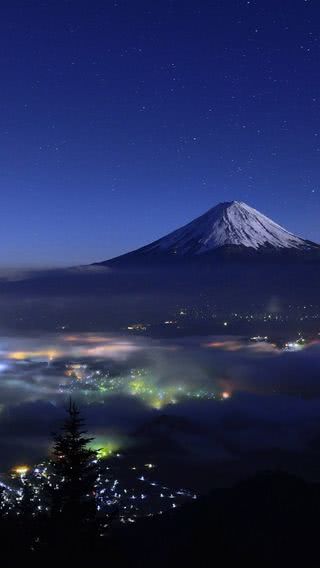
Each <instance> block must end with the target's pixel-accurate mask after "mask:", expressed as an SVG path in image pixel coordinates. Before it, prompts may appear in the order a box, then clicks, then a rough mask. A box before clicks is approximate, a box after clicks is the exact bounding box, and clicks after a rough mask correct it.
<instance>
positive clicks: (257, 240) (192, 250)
mask: <svg viewBox="0 0 320 569" xmlns="http://www.w3.org/2000/svg"><path fill="white" fill-rule="evenodd" d="M217 253H218V254H219V256H221V254H227V255H228V256H230V255H232V256H239V254H241V255H243V254H245V255H249V256H256V255H257V254H259V256H260V255H261V254H262V253H263V254H264V255H266V254H267V255H268V256H270V255H271V256H272V255H274V254H276V255H279V254H281V255H282V256H283V254H290V255H291V256H292V255H297V254H298V255H299V256H301V254H302V255H305V254H307V256H310V254H311V255H312V254H314V253H315V254H320V245H317V244H316V243H312V242H311V241H307V240H305V239H302V238H301V237H297V236H296V235H294V234H293V233H290V232H289V231H287V230H286V229H284V228H283V227H281V226H280V225H278V224H277V223H275V222H274V221H272V220H271V219H269V218H268V217H266V216H265V215H263V214H262V213H260V212H259V211H257V210H256V209H253V208H252V207H250V206H248V205H247V204H245V203H243V202H238V201H232V202H224V203H220V204H218V205H216V206H215V207H213V208H211V209H209V211H207V212H206V213H204V214H203V215H201V216H200V217H197V218H196V219H194V220H193V221H191V222H190V223H188V224H187V225H184V226H183V227H181V228H180V229H177V230H175V231H173V232H172V233H169V234H168V235H166V236H165V237H162V238H161V239H158V240H157V241H153V242H152V243H150V244H149V245H146V246H145V247H141V248H140V249H137V250H135V251H132V252H130V253H126V254H125V255H121V256H120V257H116V258H114V259H111V260H110V261H104V262H102V263H98V264H102V265H105V264H107V265H108V264H122V263H127V262H129V263H130V264H132V263H135V262H143V261H147V262H149V261H150V260H162V261H165V260H169V259H170V260H178V259H180V260H181V259H188V258H189V259H190V258H199V257H206V258H208V257H211V256H212V255H214V256H217Z"/></svg>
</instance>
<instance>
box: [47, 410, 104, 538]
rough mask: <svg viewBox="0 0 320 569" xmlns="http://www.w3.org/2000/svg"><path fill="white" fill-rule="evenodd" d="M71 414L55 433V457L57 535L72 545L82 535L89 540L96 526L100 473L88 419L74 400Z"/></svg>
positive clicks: (54, 508)
mask: <svg viewBox="0 0 320 569" xmlns="http://www.w3.org/2000/svg"><path fill="white" fill-rule="evenodd" d="M67 411H68V417H67V419H66V421H65V423H64V425H63V427H62V432H61V433H60V434H56V435H54V447H53V452H52V460H51V472H52V510H51V517H52V520H53V526H54V528H53V529H54V534H56V535H59V536H60V538H61V537H63V540H64V541H67V542H68V543H69V544H70V545H72V542H74V540H75V539H76V540H77V541H78V543H79V537H80V536H81V534H82V535H84V536H85V538H86V539H88V538H89V536H90V535H92V534H93V532H94V529H95V518H96V502H95V485H96V481H97V476H98V466H97V453H98V451H96V450H93V449H91V448H90V447H89V446H88V445H89V444H90V443H91V442H92V440H93V438H92V437H88V436H86V434H87V431H86V430H84V429H83V426H84V420H83V419H82V418H81V417H80V412H79V409H78V408H77V406H76V404H75V403H74V402H72V401H71V399H70V403H69V407H68V410H67Z"/></svg>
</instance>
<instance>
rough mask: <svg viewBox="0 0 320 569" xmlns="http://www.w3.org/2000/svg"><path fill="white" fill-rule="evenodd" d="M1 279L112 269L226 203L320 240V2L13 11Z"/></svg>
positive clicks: (69, 1) (123, 4)
mask: <svg viewBox="0 0 320 569" xmlns="http://www.w3.org/2000/svg"><path fill="white" fill-rule="evenodd" d="M0 8H1V12H0V62H1V90H0V111H1V122H0V149H1V150H0V158H1V169H0V184H1V224H0V238H1V243H2V246H1V252H0V264H1V265H2V266H5V267H8V266H12V267H17V266H50V265H68V264H76V263H86V262H93V261H98V260H103V259H107V258H109V257H112V256H115V255H117V254H120V253H122V252H125V251H127V250H130V249H133V248H136V247H138V246H141V245H144V244H146V243H148V242H149V241H152V240H153V239H156V238H158V237H160V236H162V235H164V234H165V233H168V232H169V231H171V230H173V229H175V228H177V227H179V226H180V225H182V224H184V223H186V222H187V221H190V220H191V219H192V218H194V217H196V216H197V215H199V214H201V213H203V212H204V211H205V210H207V209H209V208H210V207H212V206H214V205H215V204H216V203H217V202H221V201H230V200H233V199H236V200H242V201H245V202H247V203H249V204H250V205H252V206H253V207H256V208H257V209H259V210H261V211H262V212H263V213H265V214H267V215H269V216H270V217H272V218H273V219H274V220H275V221H278V222H280V223H281V224H283V225H284V226H286V227H287V228H288V229H290V230H292V231H294V232H296V233H298V234H300V235H302V236H303V237H307V238H310V239H313V240H316V241H320V227H319V221H318V220H319V213H320V180H319V173H320V168H319V165H320V164H319V162H320V77H319V70H320V66H319V61H320V58H319V56H320V28H319V21H320V3H319V1H318V0H211V1H209V0H200V1H196V0H193V1H191V0H159V1H157V2H156V1H152V0H116V1H111V0H90V1H89V0H85V1H83V0H56V1H53V0H48V1H40V0H28V1H26V0H20V1H19V0H5V1H3V2H1V7H0Z"/></svg>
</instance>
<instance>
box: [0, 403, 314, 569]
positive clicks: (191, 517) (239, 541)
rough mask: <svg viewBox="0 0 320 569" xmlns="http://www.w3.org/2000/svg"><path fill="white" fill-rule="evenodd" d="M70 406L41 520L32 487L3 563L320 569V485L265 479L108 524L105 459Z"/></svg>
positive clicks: (0, 528) (8, 529) (10, 523)
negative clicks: (103, 502)
mask: <svg viewBox="0 0 320 569" xmlns="http://www.w3.org/2000/svg"><path fill="white" fill-rule="evenodd" d="M91 440H92V439H91V438H90V437H88V436H87V435H86V432H85V431H84V429H83V421H82V419H81V418H80V416H79V411H78V409H77V408H76V406H75V405H74V404H72V403H70V407H69V410H68V417H67V420H66V421H65V424H64V426H63V428H62V431H61V433H60V434H58V435H55V437H54V446H53V452H52V457H51V460H50V469H51V470H50V472H51V476H50V481H51V483H50V485H48V487H47V488H44V490H43V496H44V500H43V506H44V507H43V510H42V511H40V512H39V513H36V515H35V509H34V495H33V492H32V485H31V484H29V482H28V480H27V478H26V480H25V482H24V485H23V497H22V500H21V501H20V502H19V506H18V508H15V509H14V510H13V511H11V510H10V509H8V508H6V505H5V504H3V503H2V509H1V512H2V513H1V518H0V535H1V555H2V564H3V565H6V566H9V567H19V566H39V567H40V566H44V567H51V566H64V567H65V566H67V567H68V566H69V567H79V566H80V567H82V566H84V567H90V566H91V567H97V566H98V567H99V566H101V567H108V566H116V567H117V566H119V567H123V566H124V567H140V566H142V567H158V566H159V567H160V566H164V567H180V566H187V567H194V566H199V567H212V566H222V567H224V566H225V567H228V566H238V567H239V566H240V567H241V566H258V567H259V566H260V567H264V566H271V567H279V566H282V567H287V566H292V567H295V566H309V567H318V566H319V564H320V552H319V547H318V519H319V514H320V485H319V484H318V483H307V482H304V481H303V480H301V479H299V478H296V477H294V476H290V475H289V474H286V473H283V472H265V473H261V474H257V475H256V476H255V477H254V478H252V479H250V480H247V481H245V482H242V483H240V484H238V485H236V486H235V487H234V488H231V489H221V490H215V491H214V492H213V493H212V494H211V495H209V496H206V497H202V498H200V499H199V500H197V501H196V502H192V503H190V504H189V505H185V506H183V507H181V508H180V509H179V510H175V511H174V510H171V511H170V512H168V513H165V514H163V515H162V516H155V517H153V518H141V519H140V520H138V521H137V522H136V523H135V524H129V525H124V526H122V527H120V525H119V524H118V523H116V515H114V514H113V516H110V517H109V518H107V519H106V518H103V519H100V518H99V516H98V512H97V508H96V502H95V481H96V478H97V476H98V471H99V461H98V460H97V452H96V451H94V450H91V449H90V442H91Z"/></svg>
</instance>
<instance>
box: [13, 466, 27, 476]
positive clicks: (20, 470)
mask: <svg viewBox="0 0 320 569" xmlns="http://www.w3.org/2000/svg"><path fill="white" fill-rule="evenodd" d="M29 470H30V467H29V466H26V465H25V464H24V465H21V466H15V467H14V468H13V472H14V473H15V474H19V476H25V475H26V474H27V472H28V471H29Z"/></svg>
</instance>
